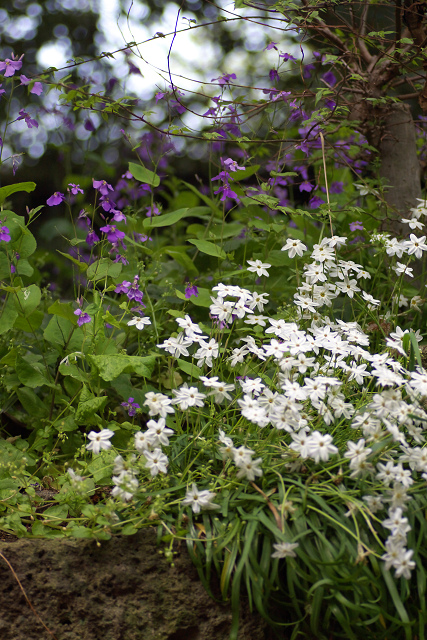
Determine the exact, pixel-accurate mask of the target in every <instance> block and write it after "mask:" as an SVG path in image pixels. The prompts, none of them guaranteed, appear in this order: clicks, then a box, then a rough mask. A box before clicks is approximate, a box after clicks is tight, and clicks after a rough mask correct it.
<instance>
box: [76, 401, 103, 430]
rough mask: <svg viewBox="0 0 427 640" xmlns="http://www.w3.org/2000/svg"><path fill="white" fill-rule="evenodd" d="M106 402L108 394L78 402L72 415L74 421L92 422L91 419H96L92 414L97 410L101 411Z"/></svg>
mask: <svg viewBox="0 0 427 640" xmlns="http://www.w3.org/2000/svg"><path fill="white" fill-rule="evenodd" d="M107 402H108V396H102V397H100V398H91V399H90V400H86V401H85V402H79V404H78V407H77V411H76V414H75V416H74V418H75V421H76V422H77V423H78V424H83V423H87V422H88V421H90V422H92V420H93V419H95V420H96V418H95V417H94V414H95V413H96V412H97V411H101V410H102V409H103V408H104V407H105V405H106V404H107Z"/></svg>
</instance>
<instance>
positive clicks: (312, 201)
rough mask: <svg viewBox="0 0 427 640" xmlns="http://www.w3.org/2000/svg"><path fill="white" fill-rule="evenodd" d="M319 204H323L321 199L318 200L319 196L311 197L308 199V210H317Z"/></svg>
mask: <svg viewBox="0 0 427 640" xmlns="http://www.w3.org/2000/svg"><path fill="white" fill-rule="evenodd" d="M321 204H325V201H324V200H322V198H319V196H313V197H312V198H311V199H310V201H309V203H308V206H309V207H310V209H317V207H320V205H321Z"/></svg>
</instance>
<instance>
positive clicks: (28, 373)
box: [15, 354, 50, 389]
mask: <svg viewBox="0 0 427 640" xmlns="http://www.w3.org/2000/svg"><path fill="white" fill-rule="evenodd" d="M40 366H42V365H40ZM15 370H16V374H17V376H18V378H19V381H20V382H21V384H23V385H25V386H26V387H31V388H32V389H35V387H42V386H43V385H44V384H50V381H49V380H48V378H47V377H46V374H45V372H44V371H40V369H38V368H37V367H36V366H33V365H32V364H30V363H29V362H27V360H25V359H24V358H23V357H22V356H20V355H19V354H18V355H17V356H16V361H15Z"/></svg>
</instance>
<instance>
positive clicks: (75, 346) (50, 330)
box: [43, 316, 84, 352]
mask: <svg viewBox="0 0 427 640" xmlns="http://www.w3.org/2000/svg"><path fill="white" fill-rule="evenodd" d="M43 336H44V339H45V340H47V342H50V343H51V344H53V345H54V346H55V347H59V348H60V350H62V349H63V348H64V347H65V346H66V345H67V347H68V350H69V352H72V351H81V348H82V343H83V339H84V334H83V331H82V330H81V329H80V328H79V327H76V326H74V325H73V324H72V323H71V322H70V321H69V320H67V319H66V318H61V316H53V318H51V320H50V321H49V324H48V325H47V327H46V329H45V330H44V332H43Z"/></svg>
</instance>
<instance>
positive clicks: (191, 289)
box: [185, 284, 199, 300]
mask: <svg viewBox="0 0 427 640" xmlns="http://www.w3.org/2000/svg"><path fill="white" fill-rule="evenodd" d="M191 296H195V297H196V298H197V297H198V296H199V291H198V289H197V287H196V285H195V284H192V285H189V286H188V287H185V297H186V299H187V300H189V299H190V298H191Z"/></svg>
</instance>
